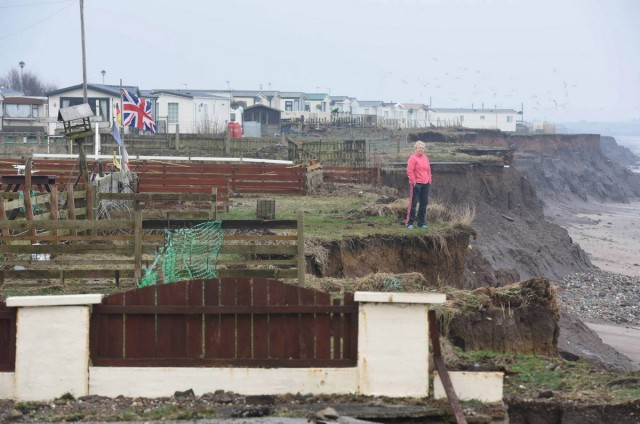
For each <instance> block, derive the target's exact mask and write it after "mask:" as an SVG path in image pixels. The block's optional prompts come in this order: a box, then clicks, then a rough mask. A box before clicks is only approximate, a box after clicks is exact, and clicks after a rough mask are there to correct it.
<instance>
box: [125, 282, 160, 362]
mask: <svg viewBox="0 0 640 424" xmlns="http://www.w3.org/2000/svg"><path fill="white" fill-rule="evenodd" d="M155 293H156V287H155V286H151V287H144V288H141V289H137V290H132V291H128V292H126V293H125V305H155ZM125 356H126V357H127V358H141V359H142V358H144V359H147V358H157V354H156V331H155V316H154V315H140V314H127V315H126V320H125Z"/></svg>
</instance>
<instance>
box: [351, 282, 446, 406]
mask: <svg viewBox="0 0 640 424" xmlns="http://www.w3.org/2000/svg"><path fill="white" fill-rule="evenodd" d="M354 299H355V301H356V302H360V306H359V308H358V309H359V313H358V391H359V393H360V394H362V395H366V396H391V397H405V396H411V397H426V396H428V395H429V323H428V319H427V317H428V315H427V313H428V310H429V308H430V305H431V304H436V303H444V302H445V301H446V295H445V294H440V293H390V292H356V293H355V295H354Z"/></svg>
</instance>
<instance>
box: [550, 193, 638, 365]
mask: <svg viewBox="0 0 640 424" xmlns="http://www.w3.org/2000/svg"><path fill="white" fill-rule="evenodd" d="M545 213H546V215H547V217H548V218H549V219H550V220H552V221H553V222H555V223H557V224H558V225H560V226H562V227H563V228H565V229H566V230H567V231H568V232H569V235H570V236H571V238H572V239H573V241H574V242H575V243H578V244H579V245H580V247H582V249H583V250H584V251H585V252H587V254H588V255H589V258H590V259H591V262H592V263H593V264H594V265H595V266H597V267H598V268H600V269H602V270H604V271H608V272H612V273H616V274H622V275H628V276H631V277H640V202H632V203H604V204H603V203H596V204H579V205H577V204H570V205H567V204H562V205H557V204H556V205H549V206H546V207H545ZM639 289H640V287H639ZM586 324H587V325H588V326H589V327H590V328H591V329H593V330H594V331H595V332H596V333H598V335H599V336H600V338H601V339H602V341H603V342H604V343H607V344H609V345H610V346H612V347H614V348H615V349H616V350H618V351H619V352H621V353H623V354H624V355H626V356H627V357H629V359H631V360H632V361H633V362H634V363H635V364H636V366H637V367H638V369H640V327H638V326H634V325H621V324H617V325H604V324H603V323H588V322H587V323H586Z"/></svg>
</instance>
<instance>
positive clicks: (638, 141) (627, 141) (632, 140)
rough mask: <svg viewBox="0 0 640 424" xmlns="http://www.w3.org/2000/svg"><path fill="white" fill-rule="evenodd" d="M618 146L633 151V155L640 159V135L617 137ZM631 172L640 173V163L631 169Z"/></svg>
mask: <svg viewBox="0 0 640 424" xmlns="http://www.w3.org/2000/svg"><path fill="white" fill-rule="evenodd" d="M613 137H614V138H615V139H616V143H618V146H623V147H626V148H628V149H629V150H631V153H633V154H634V155H636V156H638V157H639V158H640V135H615V136H613ZM631 170H632V171H633V172H636V173H640V161H639V162H638V163H636V165H635V166H632V167H631Z"/></svg>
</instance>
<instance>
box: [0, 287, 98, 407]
mask: <svg viewBox="0 0 640 424" xmlns="http://www.w3.org/2000/svg"><path fill="white" fill-rule="evenodd" d="M101 301H102V295H101V294H76V295H65V296H18V297H9V298H8V299H7V302H6V303H7V306H8V307H15V308H18V311H17V319H18V322H19V325H18V328H17V333H16V369H15V373H14V387H13V392H14V393H13V398H14V399H15V400H19V401H50V400H51V399H54V398H56V397H59V396H61V395H62V394H64V393H66V392H68V393H71V394H72V395H73V396H75V397H81V396H86V395H88V394H89V317H90V314H89V308H90V305H92V304H97V303H100V302H101Z"/></svg>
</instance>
